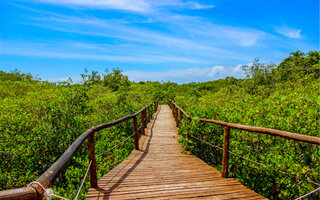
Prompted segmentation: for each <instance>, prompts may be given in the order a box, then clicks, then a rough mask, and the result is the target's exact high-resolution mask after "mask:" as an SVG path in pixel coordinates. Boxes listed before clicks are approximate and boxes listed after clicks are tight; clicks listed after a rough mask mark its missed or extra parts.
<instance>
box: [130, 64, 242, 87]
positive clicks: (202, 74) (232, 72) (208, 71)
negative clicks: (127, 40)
mask: <svg viewBox="0 0 320 200" xmlns="http://www.w3.org/2000/svg"><path fill="white" fill-rule="evenodd" d="M241 66H242V65H237V66H236V67H226V66H221V65H215V66H212V67H196V68H186V69H175V70H168V71H160V72H143V71H126V72H124V74H125V75H127V76H128V77H129V79H130V80H132V81H148V80H149V81H173V82H177V83H188V82H205V81H211V80H217V79H221V78H225V77H227V76H233V77H237V78H243V77H244V74H243V72H242V71H241Z"/></svg>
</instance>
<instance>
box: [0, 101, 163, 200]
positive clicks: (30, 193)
mask: <svg viewBox="0 0 320 200" xmlns="http://www.w3.org/2000/svg"><path fill="white" fill-rule="evenodd" d="M151 106H154V108H153V109H151ZM157 108H158V102H157V101H154V102H151V103H150V104H149V105H147V106H145V107H144V108H142V109H141V110H139V111H138V112H136V113H134V114H132V115H128V116H125V117H123V118H120V119H117V120H115V121H112V122H109V123H105V124H100V125H98V126H95V127H92V128H90V129H88V130H87V131H86V132H84V133H83V134H82V135H80V136H79V137H78V138H77V139H76V140H75V141H74V142H73V144H72V145H71V146H69V148H68V149H67V150H66V151H65V152H64V153H63V154H62V155H61V156H60V158H59V159H58V160H57V161H56V162H55V163H54V164H53V165H51V167H50V168H49V169H48V170H47V171H46V172H44V173H43V174H42V175H41V176H40V177H39V178H38V179H37V180H36V182H38V183H40V184H41V185H42V186H43V187H44V188H49V187H50V186H51V185H52V184H53V182H54V181H55V179H56V178H57V177H58V176H59V175H60V174H61V172H62V170H63V169H64V168H65V167H66V165H67V164H68V162H69V161H70V160H71V158H72V157H73V155H74V154H75V153H76V151H77V150H78V149H79V147H80V146H81V144H82V143H83V142H84V140H85V139H87V140H88V151H89V163H91V167H90V183H91V187H93V188H95V187H97V172H96V156H95V145H94V133H95V132H98V131H100V130H102V129H105V128H108V127H112V126H114V125H117V124H119V123H122V122H124V121H127V120H130V119H133V133H134V134H133V136H134V145H135V149H137V150H139V136H138V121H137V117H138V116H139V115H140V117H141V134H142V135H145V128H146V127H147V122H148V121H150V119H151V118H152V115H151V110H153V111H154V112H156V111H157ZM30 186H31V187H23V188H17V189H11V190H6V191H0V200H4V199H8V200H10V199H12V200H13V199H25V200H28V199H30V200H31V199H42V198H43V196H44V192H45V191H44V190H43V189H42V188H41V187H40V186H39V185H38V184H31V185H30Z"/></svg>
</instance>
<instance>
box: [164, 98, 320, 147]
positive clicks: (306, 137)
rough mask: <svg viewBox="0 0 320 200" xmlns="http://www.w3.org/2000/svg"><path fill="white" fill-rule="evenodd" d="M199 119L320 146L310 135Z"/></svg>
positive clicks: (316, 138) (317, 138) (203, 119)
mask: <svg viewBox="0 0 320 200" xmlns="http://www.w3.org/2000/svg"><path fill="white" fill-rule="evenodd" d="M169 101H171V103H172V104H173V105H174V106H175V107H176V108H178V109H179V110H180V111H181V112H182V113H183V114H184V115H185V116H186V117H187V118H189V119H192V117H191V116H189V115H188V114H187V113H186V112H185V111H184V110H183V109H182V108H180V107H179V106H177V104H176V103H174V101H172V100H169ZM194 119H198V120H199V121H202V122H207V123H212V124H219V125H222V126H228V127H230V128H234V129H240V130H244V131H249V132H257V133H264V134H268V135H273V136H280V137H284V138H288V139H292V140H297V141H300V142H307V143H311V144H317V145H320V138H319V137H314V136H309V135H301V134H297V133H292V132H288V131H281V130H277V129H271V128H264V127H257V126H247V125H242V124H235V123H230V122H223V121H218V120H213V119H205V118H194Z"/></svg>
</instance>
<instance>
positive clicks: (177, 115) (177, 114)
mask: <svg viewBox="0 0 320 200" xmlns="http://www.w3.org/2000/svg"><path fill="white" fill-rule="evenodd" d="M176 126H177V127H179V110H178V108H177V107H176Z"/></svg>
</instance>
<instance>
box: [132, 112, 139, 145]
mask: <svg viewBox="0 0 320 200" xmlns="http://www.w3.org/2000/svg"><path fill="white" fill-rule="evenodd" d="M133 133H134V135H133V137H134V147H135V149H136V150H139V136H138V120H137V116H134V117H133Z"/></svg>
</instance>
